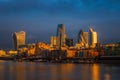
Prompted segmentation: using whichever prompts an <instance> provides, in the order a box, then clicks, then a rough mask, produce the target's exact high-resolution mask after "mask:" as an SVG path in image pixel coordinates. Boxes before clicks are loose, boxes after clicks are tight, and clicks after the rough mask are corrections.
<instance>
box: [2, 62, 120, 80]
mask: <svg viewBox="0 0 120 80" xmlns="http://www.w3.org/2000/svg"><path fill="white" fill-rule="evenodd" d="M0 80H120V66H119V65H112V64H68V63H64V64H63V63H40V62H12V61H0Z"/></svg>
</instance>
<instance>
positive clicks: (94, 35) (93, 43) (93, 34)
mask: <svg viewBox="0 0 120 80" xmlns="http://www.w3.org/2000/svg"><path fill="white" fill-rule="evenodd" d="M89 32H90V48H95V47H96V43H97V32H95V31H94V30H93V29H92V28H90V29H89Z"/></svg>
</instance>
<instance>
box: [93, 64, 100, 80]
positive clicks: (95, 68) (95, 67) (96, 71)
mask: <svg viewBox="0 0 120 80" xmlns="http://www.w3.org/2000/svg"><path fill="white" fill-rule="evenodd" d="M99 75H100V74H99V65H97V64H93V67H92V80H99V78H100V77H99Z"/></svg>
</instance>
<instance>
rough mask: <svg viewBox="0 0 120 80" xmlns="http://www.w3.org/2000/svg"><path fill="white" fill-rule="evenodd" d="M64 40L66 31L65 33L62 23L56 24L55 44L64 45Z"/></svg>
mask: <svg viewBox="0 0 120 80" xmlns="http://www.w3.org/2000/svg"><path fill="white" fill-rule="evenodd" d="M65 42H66V33H65V27H64V25H63V24H58V28H57V46H58V47H59V48H60V47H62V46H65Z"/></svg>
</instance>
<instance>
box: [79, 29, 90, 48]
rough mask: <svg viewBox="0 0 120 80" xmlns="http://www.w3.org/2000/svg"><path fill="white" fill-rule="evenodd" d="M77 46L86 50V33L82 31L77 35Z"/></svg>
mask: <svg viewBox="0 0 120 80" xmlns="http://www.w3.org/2000/svg"><path fill="white" fill-rule="evenodd" d="M78 44H80V47H82V48H88V32H83V31H82V30H80V31H79V33H78Z"/></svg>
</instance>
